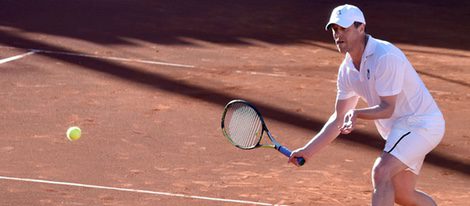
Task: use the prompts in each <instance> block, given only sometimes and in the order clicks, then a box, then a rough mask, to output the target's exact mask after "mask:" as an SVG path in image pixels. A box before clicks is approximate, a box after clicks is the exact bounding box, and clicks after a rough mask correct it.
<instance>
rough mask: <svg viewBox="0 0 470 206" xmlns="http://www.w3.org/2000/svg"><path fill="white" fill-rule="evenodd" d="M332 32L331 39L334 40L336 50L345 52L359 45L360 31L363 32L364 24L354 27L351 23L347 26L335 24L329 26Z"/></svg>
mask: <svg viewBox="0 0 470 206" xmlns="http://www.w3.org/2000/svg"><path fill="white" fill-rule="evenodd" d="M331 31H332V33H333V39H334V40H335V43H336V47H337V48H338V51H339V52H341V53H343V54H345V53H347V52H349V53H350V52H351V51H354V50H355V49H358V47H360V46H361V41H360V40H361V38H362V37H363V36H362V33H363V32H364V25H361V26H359V27H358V28H356V27H355V26H354V24H352V25H351V26H350V27H348V28H344V27H341V26H339V25H337V24H333V25H332V26H331Z"/></svg>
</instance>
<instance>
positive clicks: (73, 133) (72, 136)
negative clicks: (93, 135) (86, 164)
mask: <svg viewBox="0 0 470 206" xmlns="http://www.w3.org/2000/svg"><path fill="white" fill-rule="evenodd" d="M81 135H82V130H81V129H80V128H79V127H70V128H69V129H68V130H67V138H68V139H69V140H70V141H75V140H77V139H80V136H81Z"/></svg>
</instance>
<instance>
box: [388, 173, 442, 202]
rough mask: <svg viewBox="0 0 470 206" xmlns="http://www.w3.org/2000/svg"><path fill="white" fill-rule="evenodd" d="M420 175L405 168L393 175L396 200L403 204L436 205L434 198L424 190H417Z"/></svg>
mask: <svg viewBox="0 0 470 206" xmlns="http://www.w3.org/2000/svg"><path fill="white" fill-rule="evenodd" d="M417 180H418V175H416V174H414V173H413V172H411V171H408V170H404V171H402V172H399V173H398V174H397V175H395V177H393V186H394V188H395V202H396V203H398V204H400V205H403V206H411V205H420V206H421V205H422V206H428V205H429V206H436V205H437V204H436V203H435V202H434V200H433V199H432V198H431V197H430V196H429V195H427V194H426V193H424V192H421V191H418V190H416V189H415V188H416V181H417Z"/></svg>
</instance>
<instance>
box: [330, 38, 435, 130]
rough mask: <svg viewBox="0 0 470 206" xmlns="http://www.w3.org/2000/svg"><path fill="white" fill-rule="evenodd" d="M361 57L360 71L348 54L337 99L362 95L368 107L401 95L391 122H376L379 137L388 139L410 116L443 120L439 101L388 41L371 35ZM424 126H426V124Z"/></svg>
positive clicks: (340, 77)
mask: <svg viewBox="0 0 470 206" xmlns="http://www.w3.org/2000/svg"><path fill="white" fill-rule="evenodd" d="M368 38H369V39H368V42H367V45H366V48H365V50H364V54H363V55H362V60H361V68H360V71H358V70H357V69H356V68H355V66H354V64H353V61H352V58H351V56H350V55H349V54H346V56H345V58H344V60H343V62H342V64H341V66H340V67H339V71H338V81H337V87H338V90H337V98H338V99H347V98H350V97H353V96H360V97H361V98H362V99H363V100H364V101H366V102H367V104H368V105H369V106H375V105H378V104H380V98H379V97H380V96H392V95H398V96H397V101H396V106H395V111H394V113H393V115H392V116H391V117H390V118H389V119H378V120H375V124H376V126H377V130H378V131H379V133H380V135H381V136H382V137H383V138H384V139H387V137H388V135H389V134H390V131H391V129H392V127H393V125H394V124H395V123H396V122H397V121H400V120H406V121H408V118H409V117H413V118H414V119H415V120H416V118H418V119H419V121H418V122H426V119H432V117H436V116H438V117H442V113H441V111H440V110H439V108H438V106H437V104H436V102H435V101H434V99H433V98H432V96H431V94H430V93H429V91H428V89H427V88H426V87H425V85H424V83H423V82H422V81H421V79H420V78H419V76H418V74H417V72H416V70H415V69H414V68H413V66H412V65H411V63H410V62H409V61H408V59H407V58H406V56H405V55H404V54H403V52H402V51H401V50H400V49H398V48H397V47H395V46H394V45H392V44H391V43H389V42H386V41H382V40H378V39H375V38H373V37H372V36H369V37H368ZM421 124H423V127H424V126H425V123H421Z"/></svg>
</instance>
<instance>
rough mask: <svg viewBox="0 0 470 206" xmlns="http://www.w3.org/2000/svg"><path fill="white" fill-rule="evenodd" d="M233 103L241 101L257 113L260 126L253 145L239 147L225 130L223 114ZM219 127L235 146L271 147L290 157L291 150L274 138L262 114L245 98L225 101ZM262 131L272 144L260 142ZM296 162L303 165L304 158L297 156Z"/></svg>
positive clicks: (224, 114)
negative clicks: (256, 140)
mask: <svg viewBox="0 0 470 206" xmlns="http://www.w3.org/2000/svg"><path fill="white" fill-rule="evenodd" d="M235 103H241V104H245V105H247V106H249V107H251V108H252V109H253V110H254V111H255V112H256V114H257V115H258V117H259V119H260V121H261V127H262V129H261V134H260V136H259V138H258V142H257V143H256V145H254V146H253V147H241V146H239V145H237V144H236V143H235V142H233V140H232V139H231V138H230V135H228V134H227V132H226V131H225V116H226V114H227V108H228V107H230V106H231V105H232V104H235ZM221 128H222V132H223V134H224V136H225V137H226V138H227V139H228V140H229V141H230V143H232V144H233V145H235V146H236V147H238V148H240V149H244V150H251V149H255V148H258V147H261V148H273V149H276V150H278V151H279V152H281V153H282V154H284V155H285V156H287V157H290V155H291V154H292V152H291V151H290V150H289V149H287V148H286V147H284V146H282V145H281V144H280V143H279V142H278V141H276V139H275V138H274V137H273V136H272V134H271V132H270V131H269V129H268V127H267V126H266V123H265V121H264V118H263V115H261V112H259V111H258V109H257V108H256V107H255V106H254V105H253V104H251V103H250V102H248V101H246V100H242V99H236V100H232V101H230V102H229V103H227V105H225V108H224V112H223V114H222V121H221ZM264 132H266V134H267V135H268V138H269V140H271V142H272V143H273V144H261V140H262V139H263V134H264ZM297 162H298V163H299V165H303V164H304V163H305V159H304V158H302V157H299V158H297Z"/></svg>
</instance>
